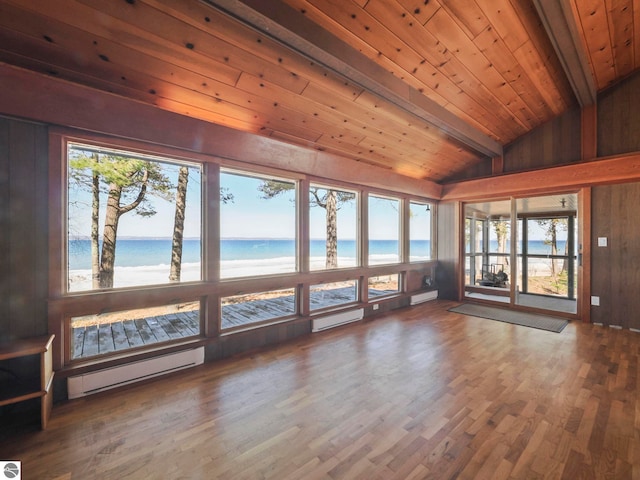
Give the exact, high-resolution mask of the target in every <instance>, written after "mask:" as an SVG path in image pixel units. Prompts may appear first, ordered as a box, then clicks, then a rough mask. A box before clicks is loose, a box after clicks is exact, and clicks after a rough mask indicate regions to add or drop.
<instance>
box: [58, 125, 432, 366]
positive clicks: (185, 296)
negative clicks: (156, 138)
mask: <svg viewBox="0 0 640 480" xmlns="http://www.w3.org/2000/svg"><path fill="white" fill-rule="evenodd" d="M49 142H50V143H49V192H48V195H49V197H48V198H49V216H48V219H49V225H50V228H49V280H50V281H49V322H50V329H49V330H50V332H51V333H55V334H56V335H57V341H56V343H55V344H54V368H56V369H62V370H67V371H69V372H75V371H90V370H92V369H95V368H103V367H104V366H115V365H121V364H125V363H128V362H132V361H136V360H140V359H145V358H149V357H151V356H154V355H157V354H158V353H169V352H173V351H179V350H182V349H184V348H185V347H187V346H189V347H190V348H193V347H194V346H198V345H208V344H211V343H212V342H215V341H218V339H220V338H221V337H222V336H227V335H233V334H236V333H240V332H247V331H248V330H254V329H260V328H264V327H267V326H271V325H276V324H281V323H287V322H289V323H292V324H293V325H295V324H300V325H302V324H303V323H305V322H308V321H310V320H311V319H312V318H314V317H316V316H321V315H323V314H327V313H328V312H329V311H345V310H349V309H353V308H362V307H366V306H367V305H372V304H374V303H380V302H388V301H395V300H393V298H400V297H402V296H403V295H407V294H408V293H410V292H413V291H418V290H419V289H421V288H422V285H421V283H419V280H420V279H421V278H422V277H423V275H425V274H427V275H429V274H433V271H434V268H435V262H436V261H437V259H436V258H435V255H432V258H431V259H430V260H428V261H424V262H420V261H418V262H410V261H409V248H408V245H407V244H408V242H409V232H408V228H409V226H408V225H409V222H408V211H409V202H410V201H416V202H418V203H428V204H431V205H432V207H435V208H434V209H433V211H432V216H431V228H432V240H431V248H432V250H433V251H434V252H435V251H437V248H436V247H437V242H436V238H435V232H436V230H435V224H436V222H437V204H435V203H433V200H431V199H429V198H426V197H421V196H418V195H408V194H403V193H402V192H398V191H391V190H384V189H381V188H376V187H373V186H371V185H359V184H354V183H349V182H344V181H341V180H339V179H335V178H327V177H319V176H316V175H309V174H304V173H300V172H295V171H288V170H284V169H282V168H275V167H271V166H269V165H267V164H266V163H263V164H255V163H252V162H251V161H250V160H247V161H241V160H237V159H227V158H221V157H218V156H215V155H214V154H212V153H198V152H193V151H188V150H180V149H177V148H173V147H167V146H162V145H158V144H150V143H147V142H145V141H144V140H129V139H124V138H117V137H112V136H107V135H100V134H92V133H87V132H84V131H83V132H80V131H77V130H73V129H69V128H64V127H55V126H54V127H50V129H49ZM68 143H79V144H89V145H93V146H96V147H104V148H109V149H114V150H120V151H125V152H130V153H131V154H134V155H135V154H141V155H150V156H152V157H161V158H167V159H168V160H169V161H171V160H175V161H177V162H186V163H188V164H194V163H197V164H201V165H202V169H203V177H202V196H201V199H202V203H203V204H202V206H201V215H202V222H201V228H202V233H201V248H202V259H201V262H202V280H201V281H198V282H192V283H180V284H158V285H153V286H141V287H127V288H123V289H114V290H113V291H86V292H85V291H82V292H73V293H69V292H65V291H63V289H62V286H63V285H64V284H65V282H66V277H65V276H66V269H65V265H67V263H68V261H67V247H66V242H67V237H66V232H67V230H68V227H67V220H66V205H67V201H68V200H67V177H66V175H67V173H66V171H67V164H66V151H67V144H68ZM221 171H227V172H231V173H234V174H239V175H245V176H248V177H253V178H265V177H266V178H274V179H283V180H284V181H290V182H295V184H296V192H297V194H296V213H295V215H296V245H297V247H296V271H295V272H291V273H284V274H273V275H267V276H261V277H255V278H251V279H248V278H246V277H240V278H230V279H220V277H219V272H220V227H219V226H220V195H219V192H220V172H221ZM311 185H314V186H318V187H321V188H323V187H330V188H335V189H336V190H341V191H342V190H344V191H349V192H354V193H355V194H356V202H357V204H356V205H357V207H356V210H357V220H356V221H357V228H356V231H357V236H358V240H357V242H356V245H357V250H358V252H357V255H358V265H357V266H355V267H344V268H339V269H335V270H333V269H332V270H314V271H310V270H309V222H310V218H309V195H310V191H309V187H310V186H311ZM371 196H375V197H380V198H387V199H391V200H393V201H397V202H398V222H399V223H398V227H399V231H398V233H397V240H398V244H399V259H398V262H397V263H392V264H377V265H372V266H370V265H368V250H369V236H368V233H369V232H368V214H369V198H370V197H371ZM430 272H431V273H430ZM390 274H397V275H398V278H399V281H400V287H399V288H400V289H399V291H398V292H397V293H396V292H394V293H392V294H390V295H388V296H386V295H385V296H376V297H373V298H368V278H369V277H376V276H380V275H390ZM345 279H353V280H356V281H357V285H358V291H357V297H358V298H357V301H355V302H353V303H347V304H341V305H336V306H335V307H329V308H328V309H314V310H313V311H310V307H309V302H310V297H309V295H310V288H311V286H314V285H318V284H322V283H332V282H339V281H341V280H345ZM284 288H294V289H295V292H296V294H297V297H296V309H297V312H296V314H294V315H287V316H284V317H279V318H274V319H273V320H268V321H265V322H256V323H253V324H251V325H248V326H247V328H238V329H226V328H225V329H224V331H222V327H221V323H222V318H221V310H220V308H221V298H222V297H225V296H231V295H236V294H243V293H250V292H262V291H269V290H278V289H284ZM194 299H200V302H201V310H200V312H201V315H200V328H201V331H200V335H199V336H197V337H195V338H188V339H186V340H183V341H171V342H167V343H161V344H160V343H158V344H154V345H150V346H148V347H146V346H144V347H139V348H135V349H129V350H126V351H124V352H122V353H117V354H106V355H104V356H100V357H92V358H91V359H90V360H89V361H84V360H83V359H80V360H74V359H71V358H70V357H71V349H70V345H71V341H70V336H71V331H70V330H71V329H70V318H71V317H73V316H80V315H89V314H92V313H95V312H96V311H105V312H110V311H117V310H127V309H136V308H147V307H154V306H161V305H166V304H169V303H176V302H188V301H193V300H194ZM256 335H260V334H256Z"/></svg>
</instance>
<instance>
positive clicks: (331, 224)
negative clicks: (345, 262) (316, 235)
mask: <svg viewBox="0 0 640 480" xmlns="http://www.w3.org/2000/svg"><path fill="white" fill-rule="evenodd" d="M326 213H327V247H326V250H327V261H326V267H327V268H338V207H337V200H336V192H335V191H334V190H329V192H328V193H327V203H326Z"/></svg>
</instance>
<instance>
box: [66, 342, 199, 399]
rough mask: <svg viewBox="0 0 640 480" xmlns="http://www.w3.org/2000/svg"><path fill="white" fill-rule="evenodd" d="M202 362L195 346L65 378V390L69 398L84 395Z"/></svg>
mask: <svg viewBox="0 0 640 480" xmlns="http://www.w3.org/2000/svg"><path fill="white" fill-rule="evenodd" d="M202 363H204V347H198V348H194V349H191V350H185V351H182V352H177V353H171V354H168V355H162V356H160V357H155V358H150V359H148V360H140V361H138V362H133V363H127V364H126V365H121V366H118V367H113V368H105V369H103V370H98V371H95V372H91V373H86V374H83V375H76V376H73V377H69V378H68V382H67V393H68V396H69V399H73V398H79V397H84V396H86V395H91V394H92V393H98V392H102V391H104V390H109V389H110V388H115V387H120V386H122V385H127V384H130V383H134V382H138V381H140V380H144V379H147V378H153V377H157V376H159V375H163V374H166V373H170V372H175V371H176V370H182V369H184V368H189V367H194V366H196V365H200V364H202Z"/></svg>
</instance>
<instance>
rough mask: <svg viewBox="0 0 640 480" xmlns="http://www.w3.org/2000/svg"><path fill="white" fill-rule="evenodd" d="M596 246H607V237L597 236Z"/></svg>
mask: <svg viewBox="0 0 640 480" xmlns="http://www.w3.org/2000/svg"><path fill="white" fill-rule="evenodd" d="M598 246H599V247H606V246H607V237H598Z"/></svg>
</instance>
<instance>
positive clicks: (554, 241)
mask: <svg viewBox="0 0 640 480" xmlns="http://www.w3.org/2000/svg"><path fill="white" fill-rule="evenodd" d="M550 229H551V255H557V254H558V230H557V224H556V221H555V220H551V227H550ZM556 263H557V260H556V259H555V258H553V259H552V260H551V275H552V276H553V277H554V278H555V276H556V271H557V267H556Z"/></svg>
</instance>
